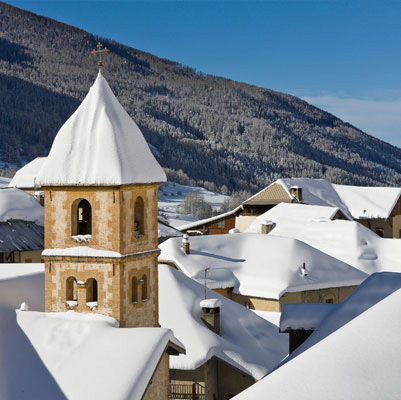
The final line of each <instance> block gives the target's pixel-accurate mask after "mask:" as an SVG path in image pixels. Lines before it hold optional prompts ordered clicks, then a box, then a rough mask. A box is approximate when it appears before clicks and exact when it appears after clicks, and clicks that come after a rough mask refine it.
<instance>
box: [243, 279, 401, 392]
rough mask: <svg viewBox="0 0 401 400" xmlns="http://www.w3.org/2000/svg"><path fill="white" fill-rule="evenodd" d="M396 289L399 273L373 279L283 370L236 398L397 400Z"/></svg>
mask: <svg viewBox="0 0 401 400" xmlns="http://www.w3.org/2000/svg"><path fill="white" fill-rule="evenodd" d="M400 287H401V274H390V273H384V274H374V275H372V276H371V277H370V278H369V279H367V280H366V281H365V282H364V283H363V284H362V285H361V286H360V287H359V288H358V289H357V290H356V291H355V292H354V293H353V294H352V295H351V296H349V297H348V298H347V299H346V300H345V301H344V302H343V303H341V304H339V305H338V306H337V307H335V308H334V311H333V312H332V313H331V314H329V316H327V317H326V318H325V319H324V320H323V321H322V324H321V325H320V326H319V328H318V329H317V330H315V332H314V333H312V335H311V336H310V337H309V339H308V340H306V341H305V342H304V343H303V344H302V345H301V346H300V347H298V349H296V350H295V351H294V353H292V354H291V356H289V357H288V358H287V359H286V360H285V361H284V362H283V365H281V366H280V367H279V368H277V369H276V370H275V371H273V372H272V373H271V374H270V375H268V376H266V377H265V378H264V379H262V380H261V381H260V382H258V383H256V384H255V385H253V386H251V387H250V388H248V389H247V390H245V391H243V392H242V393H240V394H239V395H238V396H236V397H235V399H236V400H248V399H258V398H264V396H265V394H266V393H269V396H271V397H275V398H280V399H283V400H285V399H288V400H290V399H293V398H301V399H319V398H330V399H348V398H350V396H351V397H352V398H355V399H367V400H376V399H389V400H390V399H396V398H398V397H399V393H400V392H401V381H400V379H399V370H400V368H401V341H400V338H399V334H400V329H401V313H400V312H399V308H400V304H401V290H400ZM289 382H290V383H291V384H289Z"/></svg>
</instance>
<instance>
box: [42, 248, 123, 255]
mask: <svg viewBox="0 0 401 400" xmlns="http://www.w3.org/2000/svg"><path fill="white" fill-rule="evenodd" d="M42 256H70V257H109V258H121V257H123V255H122V254H121V253H118V252H116V251H108V250H97V249H94V248H92V247H87V246H77V247H69V248H66V249H45V250H43V252H42Z"/></svg>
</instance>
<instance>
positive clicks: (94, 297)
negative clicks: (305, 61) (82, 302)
mask: <svg viewBox="0 0 401 400" xmlns="http://www.w3.org/2000/svg"><path fill="white" fill-rule="evenodd" d="M94 301H98V287H97V280H96V279H94V278H89V279H88V280H87V281H86V302H87V303H92V302H94Z"/></svg>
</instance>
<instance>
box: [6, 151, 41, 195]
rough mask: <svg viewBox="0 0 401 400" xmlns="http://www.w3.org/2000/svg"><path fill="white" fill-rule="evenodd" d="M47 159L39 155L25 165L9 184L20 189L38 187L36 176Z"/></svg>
mask: <svg viewBox="0 0 401 400" xmlns="http://www.w3.org/2000/svg"><path fill="white" fill-rule="evenodd" d="M45 161H46V157H37V158H35V159H34V160H32V161H31V162H29V163H28V164H26V165H24V166H23V167H22V168H20V169H19V170H18V171H17V172H16V174H15V175H14V177H13V179H12V180H11V182H10V183H9V185H8V186H9V187H16V188H20V189H34V188H36V187H38V185H37V183H36V177H37V176H38V173H39V170H40V169H41V168H42V165H43V163H44V162H45Z"/></svg>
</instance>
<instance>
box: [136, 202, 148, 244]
mask: <svg viewBox="0 0 401 400" xmlns="http://www.w3.org/2000/svg"><path fill="white" fill-rule="evenodd" d="M134 234H135V237H136V238H138V239H140V238H141V237H142V236H143V235H144V234H145V203H144V201H143V199H142V197H137V199H136V200H135V207H134Z"/></svg>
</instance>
